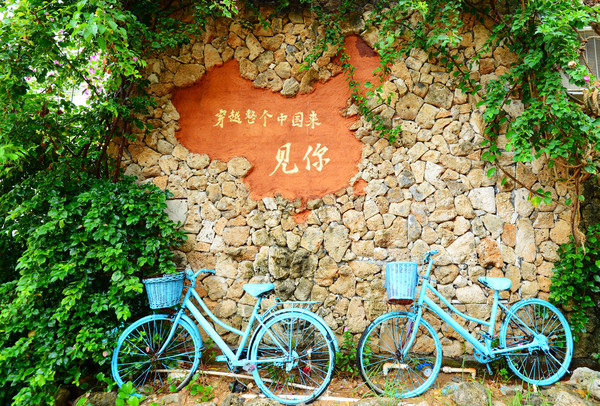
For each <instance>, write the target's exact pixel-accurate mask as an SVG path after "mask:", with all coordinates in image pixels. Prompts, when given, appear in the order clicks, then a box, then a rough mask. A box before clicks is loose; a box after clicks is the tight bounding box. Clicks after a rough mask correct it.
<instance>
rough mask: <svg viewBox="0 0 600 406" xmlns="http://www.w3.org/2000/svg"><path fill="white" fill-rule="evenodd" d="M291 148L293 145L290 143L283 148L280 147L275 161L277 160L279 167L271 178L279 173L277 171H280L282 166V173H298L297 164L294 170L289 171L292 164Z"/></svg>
mask: <svg viewBox="0 0 600 406" xmlns="http://www.w3.org/2000/svg"><path fill="white" fill-rule="evenodd" d="M291 146H292V144H291V143H289V142H288V143H287V144H284V145H282V146H281V147H279V150H278V151H277V155H276V156H275V159H276V160H277V166H276V167H275V169H273V172H271V174H270V175H269V176H273V174H274V173H275V172H277V169H279V167H280V166H281V171H282V172H283V173H296V172H298V166H296V164H294V169H287V166H288V164H289V163H290V148H291Z"/></svg>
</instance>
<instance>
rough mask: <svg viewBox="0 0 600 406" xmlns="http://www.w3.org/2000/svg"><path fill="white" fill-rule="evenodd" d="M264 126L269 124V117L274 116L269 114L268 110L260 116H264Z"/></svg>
mask: <svg viewBox="0 0 600 406" xmlns="http://www.w3.org/2000/svg"><path fill="white" fill-rule="evenodd" d="M263 117H264V120H263V127H266V126H267V118H271V117H273V114H269V112H268V111H267V110H265V111H263V113H262V115H261V116H260V118H263Z"/></svg>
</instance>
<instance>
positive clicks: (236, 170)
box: [227, 157, 252, 178]
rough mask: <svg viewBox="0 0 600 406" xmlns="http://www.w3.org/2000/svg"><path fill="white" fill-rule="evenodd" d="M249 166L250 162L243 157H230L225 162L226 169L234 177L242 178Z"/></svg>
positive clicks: (250, 166)
mask: <svg viewBox="0 0 600 406" xmlns="http://www.w3.org/2000/svg"><path fill="white" fill-rule="evenodd" d="M251 168H252V164H251V163H250V162H249V161H248V160H247V159H246V158H244V157H236V158H232V159H230V160H229V161H228V162H227V170H228V171H229V173H230V174H232V175H233V176H235V177H236V178H243V177H244V176H246V175H247V174H248V172H249V171H250V169H251Z"/></svg>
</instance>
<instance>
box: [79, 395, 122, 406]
mask: <svg viewBox="0 0 600 406" xmlns="http://www.w3.org/2000/svg"><path fill="white" fill-rule="evenodd" d="M82 398H86V401H87V402H86V403H85V404H86V405H92V406H114V405H115V402H116V400H117V393H116V392H91V393H86V394H85V395H82V396H80V397H79V398H77V400H76V401H75V403H73V404H75V405H77V404H80V403H81V402H80V399H82Z"/></svg>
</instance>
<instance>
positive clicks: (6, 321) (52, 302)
mask: <svg viewBox="0 0 600 406" xmlns="http://www.w3.org/2000/svg"><path fill="white" fill-rule="evenodd" d="M82 176H83V175H82ZM166 197H167V192H163V191H161V190H159V189H158V188H156V187H154V186H143V187H140V186H137V185H135V184H134V183H133V182H131V180H127V179H125V180H123V181H120V182H117V183H112V182H110V181H107V180H103V179H91V178H90V179H85V178H83V179H82V178H79V179H75V178H74V176H72V175H70V174H68V173H65V174H62V175H61V174H60V173H58V172H56V171H55V172H53V173H45V172H42V173H40V174H38V175H37V176H35V177H33V178H32V179H30V180H29V181H26V182H24V183H23V184H21V185H19V186H16V187H15V188H13V190H12V191H11V192H10V193H8V194H6V195H4V196H2V198H0V199H1V201H0V203H1V205H0V207H1V208H0V213H1V215H2V217H0V224H2V229H1V234H0V247H2V248H3V251H4V252H3V255H5V256H6V257H8V258H16V262H14V263H13V262H12V261H6V262H3V263H2V264H1V265H0V276H1V278H2V281H3V282H4V284H3V285H2V286H1V287H0V304H1V305H2V308H1V312H0V348H1V350H0V385H1V386H2V387H3V390H2V392H3V393H2V394H0V404H10V403H11V402H14V404H29V405H41V404H47V403H52V399H53V395H54V393H55V392H56V390H57V389H58V387H59V386H60V385H61V384H62V383H63V382H65V383H71V384H74V385H79V386H80V383H81V382H82V378H85V377H87V376H88V375H90V374H96V373H98V372H106V371H108V368H109V365H110V362H109V360H110V355H111V349H112V348H113V346H114V342H115V331H116V327H118V326H119V324H120V323H122V322H123V321H124V320H125V319H127V318H129V317H130V316H132V315H135V313H139V312H147V311H148V309H147V307H146V306H144V303H143V300H145V299H144V295H140V294H139V293H140V292H142V291H143V285H142V283H141V280H140V277H142V276H144V275H148V274H150V273H156V272H171V271H174V270H175V263H174V262H173V261H172V260H171V255H172V254H171V252H170V250H169V246H171V245H175V244H179V243H181V242H182V241H183V238H184V237H183V234H182V233H181V232H179V231H176V229H175V227H174V224H173V223H172V221H170V220H169V218H168V216H167V215H166V214H165V212H164V209H165V208H166V203H165V199H166ZM2 221H3V223H2ZM14 264H16V267H13V265H14ZM13 268H14V269H13Z"/></svg>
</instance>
